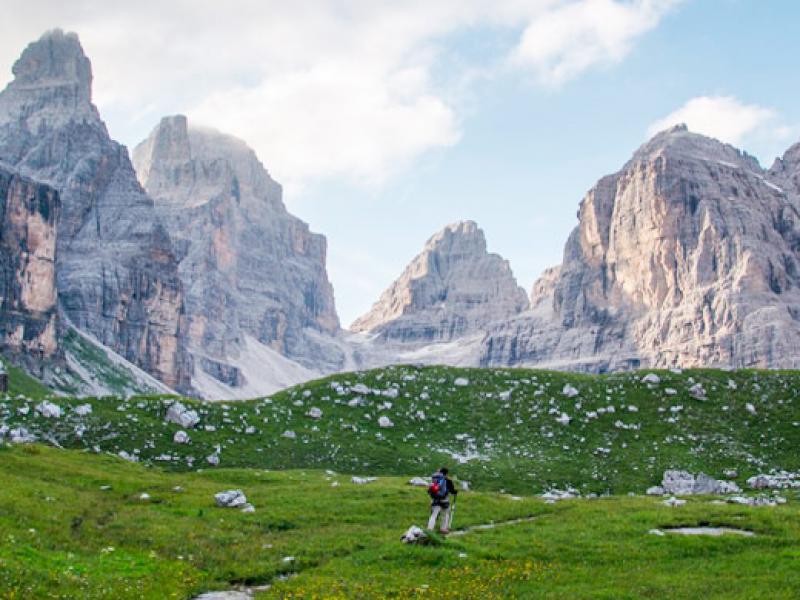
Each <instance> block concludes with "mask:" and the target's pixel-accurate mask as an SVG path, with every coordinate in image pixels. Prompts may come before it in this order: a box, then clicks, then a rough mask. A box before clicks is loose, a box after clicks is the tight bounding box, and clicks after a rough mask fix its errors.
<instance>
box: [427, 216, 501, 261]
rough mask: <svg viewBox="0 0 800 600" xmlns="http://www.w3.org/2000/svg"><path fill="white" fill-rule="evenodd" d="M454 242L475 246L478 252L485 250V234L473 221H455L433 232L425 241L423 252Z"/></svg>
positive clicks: (451, 244)
mask: <svg viewBox="0 0 800 600" xmlns="http://www.w3.org/2000/svg"><path fill="white" fill-rule="evenodd" d="M456 244H459V245H460V244H469V245H471V246H475V247H476V250H477V251H478V252H486V236H485V235H484V233H483V230H482V229H481V228H480V227H478V224H477V223H476V222H475V221H471V220H464V221H456V222H454V223H450V224H448V225H445V226H444V227H443V228H442V229H440V230H439V231H437V232H436V233H434V234H433V235H432V236H431V237H430V238H428V241H427V242H426V243H425V247H424V249H423V254H424V253H425V252H426V251H432V250H441V249H442V248H443V247H445V246H450V247H452V246H454V245H456Z"/></svg>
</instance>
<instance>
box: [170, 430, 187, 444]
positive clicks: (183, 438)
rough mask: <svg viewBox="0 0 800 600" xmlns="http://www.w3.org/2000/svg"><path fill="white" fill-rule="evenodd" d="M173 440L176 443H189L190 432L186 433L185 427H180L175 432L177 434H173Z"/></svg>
mask: <svg viewBox="0 0 800 600" xmlns="http://www.w3.org/2000/svg"><path fill="white" fill-rule="evenodd" d="M172 441H173V442H175V443H176V444H188V443H189V434H188V433H186V432H185V431H184V430H183V429H180V430H178V431H176V432H175V435H173V436H172Z"/></svg>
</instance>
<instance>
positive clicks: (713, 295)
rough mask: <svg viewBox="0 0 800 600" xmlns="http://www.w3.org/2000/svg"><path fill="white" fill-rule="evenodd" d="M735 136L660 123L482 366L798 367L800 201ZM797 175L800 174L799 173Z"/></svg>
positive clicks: (606, 183)
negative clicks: (662, 127)
mask: <svg viewBox="0 0 800 600" xmlns="http://www.w3.org/2000/svg"><path fill="white" fill-rule="evenodd" d="M792 156H793V155H788V154H787V157H785V158H784V161H783V163H781V164H779V165H778V166H777V167H776V168H774V169H773V171H772V172H769V173H768V172H765V171H763V170H762V169H761V168H760V166H759V165H758V163H757V161H756V160H755V159H753V158H752V157H750V156H748V155H746V154H744V153H742V152H740V151H738V150H736V149H735V148H733V147H732V146H729V145H725V144H722V143H720V142H718V141H716V140H713V139H710V138H706V137H703V136H700V135H696V134H693V133H690V132H689V131H688V130H687V129H686V127H685V126H679V127H675V128H673V129H671V130H668V131H665V132H663V133H661V134H659V135H657V136H655V137H654V138H653V139H652V140H650V141H649V142H648V143H646V144H645V145H644V146H642V147H641V148H640V149H639V150H638V151H637V152H636V153H635V154H634V156H633V158H632V159H631V160H630V161H629V162H628V163H627V164H626V165H625V166H624V167H623V169H622V170H621V171H619V172H618V173H615V174H614V175H610V176H608V177H604V178H603V179H601V180H600V181H599V182H598V183H597V185H596V186H595V187H594V188H593V189H592V190H590V191H589V193H588V194H587V195H586V197H585V198H584V200H583V202H582V203H581V207H580V212H579V224H578V227H577V228H576V229H575V230H574V231H573V232H572V234H571V235H570V237H569V240H568V241H567V245H566V248H565V251H564V261H563V263H562V265H561V266H560V268H559V269H558V271H557V272H556V271H552V272H550V273H548V275H547V276H546V278H545V279H544V280H542V281H540V282H539V283H537V284H536V286H535V290H536V293H535V298H534V310H532V311H529V312H528V313H526V314H525V315H523V316H521V317H520V318H518V319H512V320H511V321H510V322H509V323H506V324H503V325H500V326H497V327H495V328H493V329H492V331H490V333H489V334H488V335H487V337H486V339H485V340H484V342H483V348H482V358H481V363H482V364H484V365H495V364H512V365H515V364H539V365H542V366H551V367H557V368H569V369H578V370H589V371H605V370H611V369H620V368H627V367H632V366H633V367H638V366H645V365H650V366H663V367H667V366H732V367H798V366H800V347H798V344H797V339H800V337H799V336H800V211H799V210H798V209H799V208H800V203H799V202H798V199H797V195H796V193H795V192H793V191H792V190H787V189H785V188H784V187H782V186H781V185H779V184H778V183H776V182H777V181H778V177H777V176H776V171H778V170H780V172H781V173H782V176H783V179H782V180H781V181H784V182H786V185H787V187H788V184H789V183H791V182H792V181H795V182H796V178H795V177H794V175H792V173H793V171H792V168H793V167H792V165H796V163H795V162H793V160H792ZM794 173H796V171H794Z"/></svg>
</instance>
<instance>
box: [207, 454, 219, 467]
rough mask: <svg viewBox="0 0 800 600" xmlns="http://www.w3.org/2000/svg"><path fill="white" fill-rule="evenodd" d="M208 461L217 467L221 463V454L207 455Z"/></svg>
mask: <svg viewBox="0 0 800 600" xmlns="http://www.w3.org/2000/svg"><path fill="white" fill-rule="evenodd" d="M206 462H208V464H210V465H212V466H215V467H216V466H217V465H218V464H219V454H209V455H208V456H206Z"/></svg>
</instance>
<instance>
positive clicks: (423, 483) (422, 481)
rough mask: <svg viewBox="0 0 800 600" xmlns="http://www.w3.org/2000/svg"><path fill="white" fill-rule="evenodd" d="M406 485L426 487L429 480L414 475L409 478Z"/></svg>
mask: <svg viewBox="0 0 800 600" xmlns="http://www.w3.org/2000/svg"><path fill="white" fill-rule="evenodd" d="M408 485H413V486H414V487H425V488H426V487H428V485H430V482H429V481H428V480H427V479H423V478H422V477H414V478H413V479H411V480H409V482H408Z"/></svg>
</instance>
